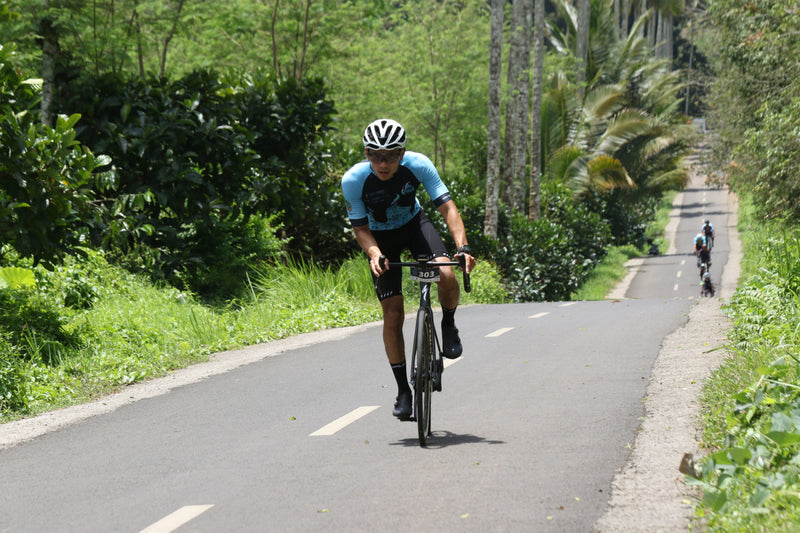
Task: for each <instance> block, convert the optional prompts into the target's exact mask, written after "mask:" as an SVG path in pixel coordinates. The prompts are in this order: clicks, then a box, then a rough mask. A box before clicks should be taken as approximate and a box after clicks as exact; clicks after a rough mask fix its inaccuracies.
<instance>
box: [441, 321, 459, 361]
mask: <svg viewBox="0 0 800 533" xmlns="http://www.w3.org/2000/svg"><path fill="white" fill-rule="evenodd" d="M442 345H443V349H442V355H444V356H445V357H447V358H448V359H458V358H459V357H461V353H462V352H463V351H464V348H463V347H462V346H461V339H460V338H459V337H458V328H457V327H455V326H442Z"/></svg>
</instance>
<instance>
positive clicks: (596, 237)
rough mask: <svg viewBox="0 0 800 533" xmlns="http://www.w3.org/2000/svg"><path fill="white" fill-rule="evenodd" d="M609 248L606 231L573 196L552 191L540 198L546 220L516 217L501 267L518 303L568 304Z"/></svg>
mask: <svg viewBox="0 0 800 533" xmlns="http://www.w3.org/2000/svg"><path fill="white" fill-rule="evenodd" d="M610 242H611V233H610V231H609V228H608V225H607V224H606V222H605V221H604V220H603V219H602V218H601V217H600V215H598V214H596V213H592V212H590V211H589V210H588V209H587V208H586V207H584V206H583V205H579V204H575V203H574V202H573V201H572V198H571V196H570V194H569V192H568V191H567V190H566V189H565V188H563V187H559V186H557V185H550V186H548V188H547V189H546V191H544V194H543V195H542V217H541V218H539V219H538V220H534V221H529V220H528V219H527V218H526V217H524V216H521V215H516V216H514V217H512V219H511V228H510V230H509V232H508V236H507V237H506V239H505V241H504V242H503V244H502V245H501V248H500V249H499V251H498V256H497V262H498V264H499V266H500V267H501V268H502V269H503V272H504V274H505V283H506V287H507V289H508V292H509V294H510V296H511V297H512V298H513V299H514V300H515V301H523V302H524V301H542V300H568V299H569V298H570V295H571V294H572V293H574V292H575V291H576V290H577V289H578V287H579V286H580V284H581V282H583V281H584V280H585V279H586V276H587V275H588V273H589V272H590V271H591V269H592V268H594V266H595V265H596V264H597V263H599V262H600V260H601V259H602V258H603V257H604V256H605V254H606V250H607V247H608V246H609V244H610Z"/></svg>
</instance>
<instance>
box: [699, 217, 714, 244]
mask: <svg viewBox="0 0 800 533" xmlns="http://www.w3.org/2000/svg"><path fill="white" fill-rule="evenodd" d="M700 233H702V234H703V236H704V237H705V238H706V243H708V249H709V250H711V249H712V248H713V247H714V226H713V225H712V224H711V221H710V220H706V221H704V222H703V227H702V228H700Z"/></svg>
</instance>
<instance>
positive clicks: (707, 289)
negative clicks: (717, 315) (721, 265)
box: [700, 272, 715, 297]
mask: <svg viewBox="0 0 800 533" xmlns="http://www.w3.org/2000/svg"><path fill="white" fill-rule="evenodd" d="M700 292H701V293H702V295H703V296H708V297H711V296H714V292H715V291H714V283H713V282H712V281H711V274H709V273H708V272H706V273H705V274H703V288H702V289H701V290H700Z"/></svg>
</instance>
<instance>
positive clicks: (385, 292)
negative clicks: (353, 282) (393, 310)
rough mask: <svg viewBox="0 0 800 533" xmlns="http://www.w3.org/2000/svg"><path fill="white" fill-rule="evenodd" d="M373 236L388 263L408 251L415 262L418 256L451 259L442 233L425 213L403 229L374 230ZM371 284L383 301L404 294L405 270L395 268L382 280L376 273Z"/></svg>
mask: <svg viewBox="0 0 800 533" xmlns="http://www.w3.org/2000/svg"><path fill="white" fill-rule="evenodd" d="M372 235H373V237H375V240H376V241H377V242H378V248H380V249H381V252H382V253H383V255H385V256H386V257H387V258H388V260H389V261H393V262H396V261H400V256H401V254H402V253H403V251H405V250H409V251H410V252H411V254H412V255H413V256H414V258H415V259H416V257H417V256H419V255H426V256H428V257H430V258H436V257H450V256H449V255H448V254H447V248H446V247H445V245H444V241H442V238H441V237H440V236H439V232H438V231H436V228H435V227H434V225H433V223H432V222H431V221H430V219H429V218H428V217H427V216H425V213H423V212H422V211H420V212H419V213H417V215H416V216H415V217H414V218H412V219H411V220H410V221H409V222H408V223H407V224H405V225H404V226H402V227H400V228H397V229H390V230H382V231H373V232H372ZM372 282H373V284H374V285H375V294H377V296H378V300H380V301H383V300H385V299H386V298H389V297H390V296H398V295H402V294H403V269H402V268H392V269H390V270H389V271H388V272H384V273H383V275H382V276H381V277H376V276H375V274H373V275H372Z"/></svg>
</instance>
